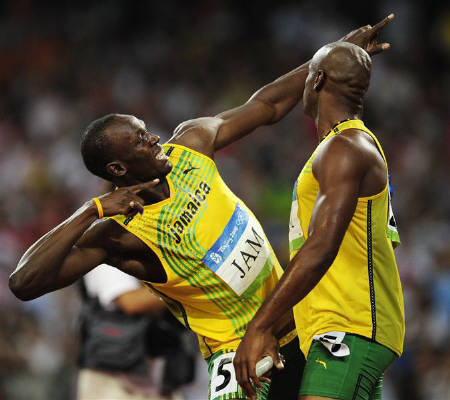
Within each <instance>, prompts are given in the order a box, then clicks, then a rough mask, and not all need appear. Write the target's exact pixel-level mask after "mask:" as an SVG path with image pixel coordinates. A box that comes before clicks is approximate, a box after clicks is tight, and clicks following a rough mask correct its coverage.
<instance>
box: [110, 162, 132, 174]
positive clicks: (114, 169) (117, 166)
mask: <svg viewBox="0 0 450 400" xmlns="http://www.w3.org/2000/svg"><path fill="white" fill-rule="evenodd" d="M106 171H107V172H108V173H109V174H111V175H114V176H124V175H125V174H126V173H127V168H126V167H125V165H123V163H122V162H121V161H111V162H110V163H108V164H106Z"/></svg>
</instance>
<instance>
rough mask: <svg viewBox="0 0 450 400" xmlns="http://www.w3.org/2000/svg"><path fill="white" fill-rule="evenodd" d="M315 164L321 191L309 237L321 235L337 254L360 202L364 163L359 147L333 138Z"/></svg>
mask: <svg viewBox="0 0 450 400" xmlns="http://www.w3.org/2000/svg"><path fill="white" fill-rule="evenodd" d="M333 139H334V140H333V143H330V144H329V145H328V146H327V148H326V149H325V151H323V152H322V154H320V155H319V156H318V157H317V158H316V159H315V160H314V162H313V174H314V175H315V177H316V179H317V180H318V182H319V192H318V194H317V198H316V203H315V206H314V210H313V213H312V217H311V222H310V224H309V237H312V236H315V235H318V236H319V237H320V238H321V241H322V242H323V244H324V246H325V247H327V248H328V249H329V250H330V251H332V252H337V250H338V249H339V246H340V244H341V242H342V240H343V238H344V235H345V232H346V230H347V227H348V225H349V223H350V221H351V219H352V217H353V214H354V212H355V209H356V205H357V203H358V195H359V191H360V185H361V180H362V178H363V176H364V173H365V170H364V163H361V159H360V157H361V156H360V154H359V152H358V150H357V149H356V148H355V145H354V144H352V143H351V142H349V141H348V140H347V139H346V138H337V137H336V138H333Z"/></svg>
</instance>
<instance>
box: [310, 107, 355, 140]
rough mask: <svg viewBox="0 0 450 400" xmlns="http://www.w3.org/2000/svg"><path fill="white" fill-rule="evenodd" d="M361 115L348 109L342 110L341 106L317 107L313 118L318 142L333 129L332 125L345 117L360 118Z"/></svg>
mask: <svg viewBox="0 0 450 400" xmlns="http://www.w3.org/2000/svg"><path fill="white" fill-rule="evenodd" d="M360 118H361V115H360V114H359V113H358V114H355V113H352V112H350V111H348V110H343V109H342V108H341V109H339V108H329V109H325V107H324V108H322V109H321V108H319V110H318V112H317V116H316V118H315V124H316V130H317V137H318V139H319V142H321V141H322V140H323V139H325V137H326V136H327V135H328V133H329V132H330V131H331V129H333V127H334V126H335V125H336V124H338V123H339V122H341V121H345V120H347V119H360Z"/></svg>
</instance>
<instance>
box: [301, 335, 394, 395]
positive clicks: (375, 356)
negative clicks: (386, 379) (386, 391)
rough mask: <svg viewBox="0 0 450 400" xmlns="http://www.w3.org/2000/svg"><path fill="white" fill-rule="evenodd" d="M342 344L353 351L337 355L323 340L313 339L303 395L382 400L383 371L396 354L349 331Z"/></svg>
mask: <svg viewBox="0 0 450 400" xmlns="http://www.w3.org/2000/svg"><path fill="white" fill-rule="evenodd" d="M343 343H345V344H346V345H347V346H348V347H349V348H350V354H349V355H348V356H345V357H335V356H333V355H332V354H331V353H330V352H329V351H328V350H327V349H326V348H325V347H324V346H323V345H322V344H321V343H320V342H318V341H313V344H312V346H311V349H310V350H309V354H308V358H307V360H306V366H305V371H304V373H303V378H302V384H301V388H300V395H313V396H323V397H331V398H333V399H341V400H357V399H358V400H376V399H381V390H382V382H383V373H384V371H385V370H386V368H387V367H388V366H389V365H390V364H391V363H392V361H393V360H394V359H395V358H397V355H396V354H395V353H394V352H393V351H391V350H389V349H388V348H387V347H385V346H382V345H381V344H378V343H375V342H373V341H371V340H369V339H366V338H363V337H361V336H357V335H352V334H346V335H345V337H344V340H343Z"/></svg>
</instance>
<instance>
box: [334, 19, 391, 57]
mask: <svg viewBox="0 0 450 400" xmlns="http://www.w3.org/2000/svg"><path fill="white" fill-rule="evenodd" d="M393 19H394V14H389V15H388V16H387V17H386V18H384V19H383V20H381V21H380V22H378V24H376V25H374V26H372V25H365V26H362V27H361V28H358V29H356V30H354V31H352V32H350V33H349V34H347V35H345V36H344V37H343V38H342V39H340V41H343V42H349V43H353V44H356V45H357V46H359V47H362V48H363V49H364V50H366V51H367V52H368V53H369V54H370V55H371V56H373V55H375V54H378V53H381V52H382V51H385V50H387V49H389V48H390V47H391V45H390V44H389V43H378V34H379V33H380V31H381V30H382V29H383V28H384V27H385V26H386V25H388V24H389V23H390V22H391V21H392V20H393Z"/></svg>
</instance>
